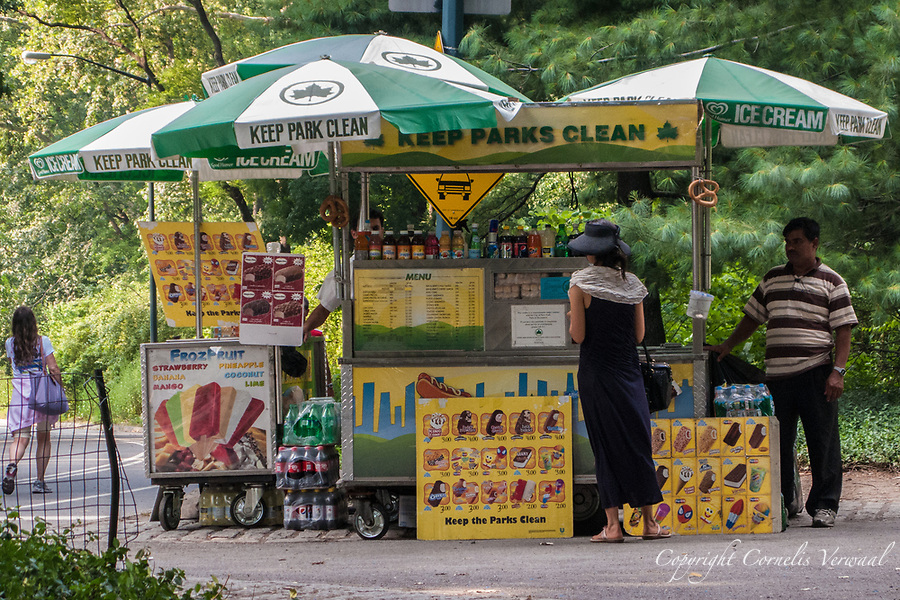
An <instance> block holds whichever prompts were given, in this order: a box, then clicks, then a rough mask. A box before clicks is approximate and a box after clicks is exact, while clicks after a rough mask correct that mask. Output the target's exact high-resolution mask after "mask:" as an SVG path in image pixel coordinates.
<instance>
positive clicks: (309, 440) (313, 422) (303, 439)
mask: <svg viewBox="0 0 900 600" xmlns="http://www.w3.org/2000/svg"><path fill="white" fill-rule="evenodd" d="M319 412H320V410H319V403H318V402H316V401H314V400H309V401H307V402H304V403H303V408H302V409H301V410H300V418H299V419H298V420H297V425H298V430H299V431H298V434H299V435H298V438H299V439H298V442H299V443H300V445H302V446H315V445H316V444H319V443H321V442H320V440H321V437H322V421H321V417H320V416H319Z"/></svg>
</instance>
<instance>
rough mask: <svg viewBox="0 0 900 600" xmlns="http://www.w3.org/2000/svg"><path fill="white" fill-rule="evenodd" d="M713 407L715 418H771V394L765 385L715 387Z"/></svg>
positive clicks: (772, 412)
mask: <svg viewBox="0 0 900 600" xmlns="http://www.w3.org/2000/svg"><path fill="white" fill-rule="evenodd" d="M713 405H714V406H715V412H716V416H717V417H762V416H769V417H771V416H772V415H773V414H774V411H773V406H772V394H771V393H770V392H769V388H767V387H766V384H764V383H760V384H758V385H755V386H754V385H751V384H749V383H748V384H741V385H725V386H722V385H719V386H716V390H715V397H714V398H713Z"/></svg>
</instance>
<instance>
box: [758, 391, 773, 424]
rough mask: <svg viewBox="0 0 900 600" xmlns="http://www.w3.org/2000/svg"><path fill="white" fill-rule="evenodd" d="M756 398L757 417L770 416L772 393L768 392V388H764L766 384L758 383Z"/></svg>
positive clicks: (771, 411) (771, 412)
mask: <svg viewBox="0 0 900 600" xmlns="http://www.w3.org/2000/svg"><path fill="white" fill-rule="evenodd" d="M756 398H757V402H758V404H757V408H758V409H759V414H758V416H763V415H768V416H772V414H773V410H772V392H770V391H769V388H768V387H766V384H764V383H760V384H759V385H758V386H756Z"/></svg>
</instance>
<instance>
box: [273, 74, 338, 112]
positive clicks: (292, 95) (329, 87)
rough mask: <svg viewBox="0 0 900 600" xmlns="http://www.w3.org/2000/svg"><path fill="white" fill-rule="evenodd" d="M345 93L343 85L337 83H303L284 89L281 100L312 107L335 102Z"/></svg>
mask: <svg viewBox="0 0 900 600" xmlns="http://www.w3.org/2000/svg"><path fill="white" fill-rule="evenodd" d="M343 91H344V86H343V84H341V83H340V82H337V81H322V80H320V81H303V82H300V83H294V84H292V85H289V86H288V87H286V88H284V90H282V92H281V99H282V100H284V101H285V102H287V103H288V104H295V105H298V106H310V105H313V104H323V103H325V102H328V101H330V100H334V99H335V98H337V97H338V96H340V95H341V93H342V92H343Z"/></svg>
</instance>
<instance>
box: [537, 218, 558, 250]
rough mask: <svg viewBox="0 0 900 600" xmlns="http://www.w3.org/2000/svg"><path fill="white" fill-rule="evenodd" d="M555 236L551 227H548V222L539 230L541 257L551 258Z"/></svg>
mask: <svg viewBox="0 0 900 600" xmlns="http://www.w3.org/2000/svg"><path fill="white" fill-rule="evenodd" d="M555 237H556V236H555V235H554V232H553V228H552V227H550V224H549V223H548V224H546V225H544V229H543V230H542V231H541V258H553V242H554V238H555Z"/></svg>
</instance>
